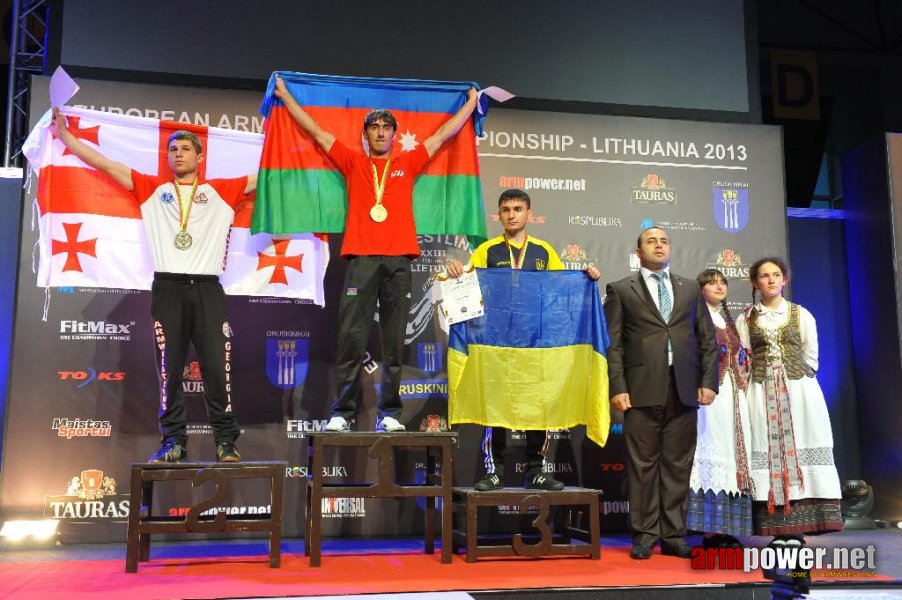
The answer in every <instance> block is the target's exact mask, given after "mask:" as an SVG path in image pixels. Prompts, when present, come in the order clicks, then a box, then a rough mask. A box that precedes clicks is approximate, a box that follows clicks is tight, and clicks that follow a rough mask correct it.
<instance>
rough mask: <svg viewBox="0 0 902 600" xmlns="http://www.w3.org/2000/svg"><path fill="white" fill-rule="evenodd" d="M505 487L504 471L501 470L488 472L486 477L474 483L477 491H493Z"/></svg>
mask: <svg viewBox="0 0 902 600" xmlns="http://www.w3.org/2000/svg"><path fill="white" fill-rule="evenodd" d="M503 487H504V473H503V472H501V471H495V472H494V473H486V474H485V477H483V478H482V479H480V480H479V481H477V482H476V483H475V484H473V488H474V489H475V490H476V491H477V492H491V491H492V490H500V489H501V488H503Z"/></svg>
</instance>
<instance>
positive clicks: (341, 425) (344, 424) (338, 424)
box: [323, 417, 351, 431]
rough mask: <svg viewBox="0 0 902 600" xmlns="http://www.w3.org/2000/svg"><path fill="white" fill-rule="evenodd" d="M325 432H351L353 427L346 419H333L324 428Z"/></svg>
mask: <svg viewBox="0 0 902 600" xmlns="http://www.w3.org/2000/svg"><path fill="white" fill-rule="evenodd" d="M323 431H351V426H350V425H348V420H347V419H345V418H344V417H332V418H331V419H329V422H328V423H326V426H325V427H323Z"/></svg>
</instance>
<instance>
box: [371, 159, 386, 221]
mask: <svg viewBox="0 0 902 600" xmlns="http://www.w3.org/2000/svg"><path fill="white" fill-rule="evenodd" d="M390 166H391V159H388V160H387V161H386V162H385V168H384V169H382V181H380V180H379V173H378V172H377V171H376V163H374V162H372V161H370V167H372V169H373V188H374V190H375V191H376V204H374V205H373V208H371V209H370V218H371V219H372V220H373V221H375V222H376V223H381V222H382V221H384V220H385V219H387V218H388V209H386V208H385V207H384V206H382V195H383V194H384V193H385V181H386V178H387V176H388V168H389V167H390Z"/></svg>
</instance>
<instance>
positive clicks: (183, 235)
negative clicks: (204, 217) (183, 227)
mask: <svg viewBox="0 0 902 600" xmlns="http://www.w3.org/2000/svg"><path fill="white" fill-rule="evenodd" d="M193 242H194V240H193V239H191V234H190V233H188V232H187V231H179V232H178V233H177V234H175V247H176V248H178V249H179V250H187V249H188V248H190V247H191V244H192V243H193Z"/></svg>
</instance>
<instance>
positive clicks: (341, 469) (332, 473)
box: [285, 465, 348, 479]
mask: <svg viewBox="0 0 902 600" xmlns="http://www.w3.org/2000/svg"><path fill="white" fill-rule="evenodd" d="M307 473H308V471H307V466H306V465H298V466H294V467H287V468H286V469H285V477H288V478H290V479H296V478H298V477H307ZM322 473H323V477H347V476H348V468H347V467H345V466H341V465H324V466H323V471H322Z"/></svg>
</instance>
